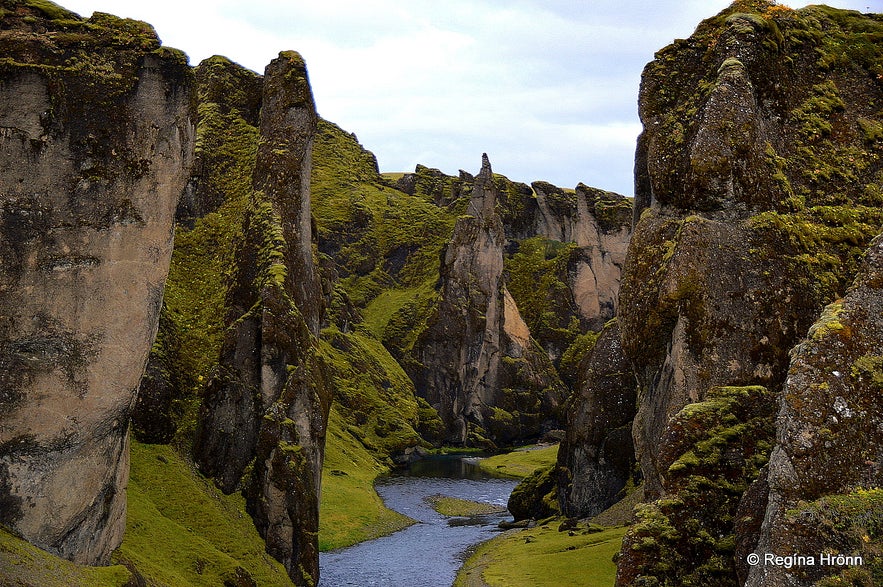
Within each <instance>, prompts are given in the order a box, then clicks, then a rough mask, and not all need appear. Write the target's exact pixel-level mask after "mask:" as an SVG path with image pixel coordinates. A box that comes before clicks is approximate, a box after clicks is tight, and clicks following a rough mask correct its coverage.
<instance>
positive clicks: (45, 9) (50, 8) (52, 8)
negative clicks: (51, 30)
mask: <svg viewBox="0 0 883 587" xmlns="http://www.w3.org/2000/svg"><path fill="white" fill-rule="evenodd" d="M21 4H23V5H25V6H27V7H29V8H35V9H37V10H39V11H40V12H41V13H43V15H44V16H45V17H46V18H50V19H52V20H64V19H76V18H77V14H76V13H74V12H71V11H70V10H67V9H66V8H62V7H61V6H59V5H58V4H56V3H55V2H51V1H50V0H23V1H22V2H21Z"/></svg>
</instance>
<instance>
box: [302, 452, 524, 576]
mask: <svg viewBox="0 0 883 587" xmlns="http://www.w3.org/2000/svg"><path fill="white" fill-rule="evenodd" d="M471 461H472V460H471V459H463V458H461V457H452V456H446V457H432V458H428V459H424V460H422V461H418V462H416V463H414V464H413V465H412V466H411V468H410V470H408V471H405V472H402V473H400V474H395V475H390V476H387V477H383V478H381V479H378V481H377V484H376V488H377V493H379V494H380V497H382V498H383V501H384V502H385V503H386V506H387V507H389V508H391V509H393V510H396V511H397V512H400V513H402V514H405V515H406V516H408V517H410V518H412V519H414V520H416V521H417V524H414V525H413V526H410V527H408V528H405V529H404V530H401V531H399V532H396V533H395V534H392V535H390V536H384V537H382V538H378V539H376V540H370V541H368V542H363V543H361V544H357V545H355V546H352V547H350V548H345V549H341V550H338V551H334V552H328V553H322V554H321V555H320V557H319V562H320V566H321V580H320V585H321V587H342V586H347V585H369V586H370V585H390V586H396V587H398V586H403V585H408V586H411V587H444V586H446V585H451V584H452V583H453V582H454V577H455V576H456V573H457V570H458V569H459V568H460V566H461V565H462V564H463V560H464V559H465V554H466V551H467V549H468V548H469V547H471V546H474V545H475V544H478V543H480V542H483V541H485V540H488V539H489V538H491V537H493V536H494V534H495V533H497V532H499V530H498V528H497V524H498V523H499V522H500V521H501V520H504V519H507V518H508V517H509V516H508V515H507V514H488V515H481V516H473V517H470V518H448V517H445V516H442V515H441V514H439V513H438V512H436V511H435V510H434V509H432V507H431V506H430V505H429V504H428V503H427V501H426V498H427V497H429V496H431V495H438V494H441V495H447V496H451V497H459V498H460V499H468V500H471V501H479V502H484V503H491V504H494V505H499V506H503V507H505V506H506V502H507V500H508V499H509V494H510V493H511V492H512V489H513V488H514V487H515V485H516V481H514V480H512V479H498V478H494V477H490V476H489V475H487V474H486V473H484V472H483V471H481V469H479V468H478V466H477V465H475V464H474V462H471Z"/></svg>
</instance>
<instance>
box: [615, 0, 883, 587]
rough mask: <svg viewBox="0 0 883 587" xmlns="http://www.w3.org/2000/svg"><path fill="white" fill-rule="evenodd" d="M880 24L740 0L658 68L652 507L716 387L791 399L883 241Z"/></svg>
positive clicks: (646, 465)
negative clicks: (823, 319) (819, 328)
mask: <svg viewBox="0 0 883 587" xmlns="http://www.w3.org/2000/svg"><path fill="white" fill-rule="evenodd" d="M881 31H883V29H881V22H880V20H879V18H877V17H876V16H874V15H860V14H858V13H855V12H849V11H842V10H835V9H831V8H827V7H807V8H805V9H801V10H796V11H795V10H791V9H789V8H787V7H784V6H778V5H775V4H774V3H771V2H766V1H753V0H752V1H737V2H735V3H734V4H733V5H732V6H731V7H729V8H728V9H726V10H725V11H723V12H722V13H720V14H719V15H717V16H715V17H713V18H710V19H708V20H706V21H704V22H703V23H701V24H700V25H699V27H698V28H697V29H696V31H695V33H694V34H693V35H692V36H691V37H690V38H689V39H686V40H679V41H676V42H675V43H674V44H672V45H670V46H669V47H666V48H665V49H663V50H661V51H660V52H658V53H657V54H656V59H655V60H654V61H653V62H652V63H651V64H649V65H648V66H647V67H646V68H645V70H644V74H643V78H642V87H641V94H640V115H641V119H642V122H643V123H644V128H645V130H644V133H643V134H642V135H641V137H640V138H639V141H638V150H637V155H636V207H635V220H636V227H635V232H634V234H633V238H632V241H631V243H630V249H629V254H628V259H627V262H626V267H625V270H624V273H623V284H622V290H621V294H620V327H621V329H622V336H623V348H624V349H625V351H626V354H627V355H628V356H629V358H630V359H631V360H632V361H633V362H634V364H635V367H636V374H637V376H638V381H639V384H640V392H639V399H638V401H639V410H638V414H637V417H636V420H635V426H634V437H635V441H636V449H637V451H638V454H639V458H640V462H641V466H642V471H643V473H644V475H645V479H646V484H645V486H646V489H647V491H648V494H649V495H650V496H651V497H658V498H663V499H667V497H666V496H667V495H668V490H667V489H666V488H668V487H671V484H672V483H673V481H674V480H675V479H676V478H677V477H678V471H676V470H672V469H671V468H670V467H671V466H672V462H670V460H671V459H670V458H668V457H667V456H666V455H667V454H668V449H667V448H666V446H667V445H666V443H668V444H669V445H670V444H671V441H672V438H671V436H670V435H671V434H673V433H675V432H677V430H676V429H675V424H676V423H677V419H676V418H675V416H676V414H678V413H679V412H680V410H681V409H682V408H683V407H684V406H685V405H687V404H690V403H694V402H696V401H697V400H698V401H700V402H701V401H702V400H703V399H705V398H706V393H707V390H709V389H713V388H716V387H719V386H724V385H738V386H744V385H749V384H759V385H763V386H765V387H766V388H767V389H769V390H770V392H772V393H774V394H775V393H779V392H780V391H781V390H782V387H783V385H784V384H785V381H786V378H787V377H789V375H788V364H789V355H788V353H789V350H790V349H791V348H792V347H793V346H794V345H795V344H796V343H797V342H798V341H799V340H800V339H801V338H802V337H803V336H804V335H805V334H806V332H807V331H808V329H809V327H810V325H811V321H812V320H814V317H815V316H817V315H818V314H819V313H820V312H821V309H822V308H823V307H824V306H825V305H826V304H828V303H830V302H833V301H834V300H835V299H836V298H837V297H839V296H842V295H844V293H845V291H846V288H847V287H848V285H849V283H850V282H851V280H852V279H853V277H854V275H855V273H856V271H857V267H858V262H857V261H858V259H859V257H860V255H861V251H862V250H863V248H864V247H866V246H867V244H868V242H869V241H870V239H871V238H872V237H873V236H874V235H875V234H876V233H877V232H878V231H879V226H880V223H881V221H883V218H881V216H880V212H879V189H878V187H879V174H880V173H881V165H883V162H881V160H880V154H881V152H880V145H879V143H878V142H877V140H876V139H875V138H874V137H875V133H874V128H875V127H874V121H875V120H878V118H879V103H880V100H881V98H883V95H881V87H880V85H879V83H878V82H877V81H875V80H876V79H877V75H878V73H879V70H880V68H881V66H883V61H881V57H883V53H881V51H880V45H879V43H878V42H876V41H877V40H878V39H879V38H880V37H879V35H880V33H881ZM838 321H839V318H838V317H836V316H832V319H831V321H830V324H827V325H826V326H824V328H825V329H828V330H830V331H832V332H833V331H837V326H836V324H835V323H836V322H838ZM855 358H856V359H857V358H858V357H855ZM700 405H701V404H700ZM681 432H685V431H684V430H681ZM665 439H669V440H665ZM685 454H688V453H685ZM669 456H670V455H669ZM688 460H689V459H688ZM823 461H824V459H823V458H822V459H820V462H823ZM682 464H684V465H685V466H687V465H690V463H689V462H687V461H683V463H682ZM771 470H772V467H771ZM771 484H772V482H771ZM774 491H775V490H774ZM711 493H712V494H713V493H714V492H713V491H712V492H711ZM760 493H762V492H760ZM755 497H756V496H755ZM671 499H679V498H678V497H677V496H671ZM746 499H748V501H752V502H753V503H755V505H756V507H760V508H764V507H765V504H764V502H763V500H762V499H754V497H752V498H746ZM746 503H747V502H746ZM657 509H658V508H657ZM747 513H748V512H746V515H747ZM665 515H666V516H667V519H668V520H669V522H667V523H671V525H672V528H673V532H674V533H675V534H678V535H684V534H685V532H686V533H690V532H691V530H690V529H689V528H690V527H689V526H684V525H683V524H682V522H683V523H686V522H685V521H683V520H680V519H678V517H677V516H674V517H672V516H670V515H669V514H667V513H666V514H665ZM750 517H752V519H753V520H755V521H757V518H758V516H757V512H756V511H755V512H752V513H751V515H750ZM746 528H747V526H746ZM755 530H756V527H755ZM746 531H747V532H748V530H746ZM749 540H750V539H749ZM710 552H711V551H709V557H711V558H707V559H706V560H707V561H711V560H724V559H720V558H719V557H718V558H715V556H716V555H713V554H710ZM730 556H731V555H730V554H727V555H725V556H724V558H726V557H730ZM648 560H649V559H648ZM660 561H661V562H662V564H665V561H664V560H662V559H660ZM697 564H701V563H698V562H697ZM728 565H729V563H727V564H726V565H724V566H723V567H721V566H718V568H724V567H727V566H728ZM729 569H730V570H729V571H724V572H723V574H722V575H721V576H720V580H721V581H730V582H734V581H735V580H736V579H735V568H734V567H733V566H732V565H729ZM660 572H662V571H660ZM665 572H668V571H665ZM635 577H636V576H633V577H632V578H633V579H634V578H635ZM626 583H628V580H624V581H622V584H626Z"/></svg>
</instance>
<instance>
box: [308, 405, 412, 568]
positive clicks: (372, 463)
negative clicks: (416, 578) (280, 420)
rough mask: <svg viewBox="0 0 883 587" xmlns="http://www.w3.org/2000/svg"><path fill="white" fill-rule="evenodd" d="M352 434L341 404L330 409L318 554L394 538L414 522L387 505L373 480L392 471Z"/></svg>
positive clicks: (323, 472)
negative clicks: (392, 535)
mask: <svg viewBox="0 0 883 587" xmlns="http://www.w3.org/2000/svg"><path fill="white" fill-rule="evenodd" d="M350 429H351V426H349V425H348V424H347V423H346V421H345V420H344V418H343V416H341V415H340V413H338V407H337V405H332V407H331V414H330V415H329V418H328V433H327V435H326V439H325V465H324V467H323V469H322V496H321V500H320V505H319V550H322V551H326V550H333V549H335V548H343V547H344V546H350V545H352V544H356V543H357V542H362V541H364V540H371V539H372V538H377V537H378V536H384V535H386V534H391V533H393V532H395V531H396V530H400V529H402V528H405V527H407V526H409V525H411V524H413V523H414V521H413V520H411V519H410V518H408V517H407V516H403V515H402V514H399V513H398V512H394V511H393V510H390V509H387V507H386V506H384V505H383V500H381V499H380V496H379V495H377V492H376V491H374V480H375V479H376V478H377V477H378V476H379V475H382V474H383V473H385V472H387V471H388V468H387V467H386V466H384V465H383V464H382V463H381V462H380V461H378V460H377V459H376V458H375V457H374V456H373V455H372V454H371V453H370V452H369V451H368V450H367V449H366V448H365V447H364V445H362V443H361V442H359V440H358V439H356V438H355V437H354V436H353V434H352V433H351V432H350Z"/></svg>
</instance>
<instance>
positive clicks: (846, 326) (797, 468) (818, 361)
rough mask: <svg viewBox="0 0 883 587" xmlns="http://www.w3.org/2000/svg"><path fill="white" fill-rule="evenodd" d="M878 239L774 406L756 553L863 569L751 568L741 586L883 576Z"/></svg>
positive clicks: (798, 354) (814, 332)
mask: <svg viewBox="0 0 883 587" xmlns="http://www.w3.org/2000/svg"><path fill="white" fill-rule="evenodd" d="M881 349H883V236H880V237H878V238H877V239H876V240H875V241H874V242H873V243H872V244H871V247H870V248H869V249H868V252H867V254H866V256H865V261H864V264H863V268H862V271H861V272H860V273H859V275H858V277H857V279H856V281H855V284H854V285H853V287H852V288H851V289H850V290H849V291H848V292H847V294H846V296H844V298H843V299H842V300H839V301H837V302H834V303H833V304H831V305H829V306H828V307H827V308H825V311H824V312H823V313H822V316H821V318H820V319H819V320H818V321H817V322H816V323H815V324H814V325H813V327H812V328H811V329H810V330H809V334H808V336H807V338H806V339H804V340H803V342H801V343H800V345H798V346H797V347H796V348H795V350H794V354H793V359H792V361H791V367H790V369H789V371H788V380H787V382H786V383H785V388H784V391H783V393H782V395H781V397H780V400H779V417H778V421H777V426H776V427H777V431H776V436H777V442H776V447H775V449H774V450H773V453H772V456H771V457H770V464H769V482H768V483H769V497H768V499H769V505H768V507H767V509H766V516H765V519H764V521H763V528H762V530H761V532H760V541H759V544H758V545H757V547H756V552H758V553H775V554H777V555H782V556H785V555H788V554H793V553H808V554H820V553H824V552H827V553H829V554H838V555H839V554H842V555H847V556H859V557H862V558H863V560H866V561H867V565H861V566H856V565H851V566H852V567H854V568H852V569H850V568H843V566H838V565H824V564H818V565H812V566H810V565H795V566H794V567H792V568H790V569H788V568H784V567H783V566H772V565H770V566H764V565H758V566H755V567H754V568H752V569H751V572H750V575H749V578H748V581H747V583H746V584H747V585H751V586H761V585H764V586H767V585H769V586H780V585H781V586H784V585H800V586H804V585H806V586H808V585H814V584H817V583H816V582H817V581H820V580H822V579H823V578H824V577H827V576H834V577H839V578H840V580H841V581H843V582H844V583H852V584H862V585H871V584H873V583H874V581H875V579H874V577H877V578H879V576H880V573H881V572H883V563H881V562H880V560H879V558H878V557H879V553H880V549H881V545H883V536H881V534H880V526H879V524H880V522H881V520H883V509H881V503H883V495H881V494H883V492H881V490H880V489H879V488H880V487H881V486H883V393H881V391H883V356H881Z"/></svg>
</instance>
